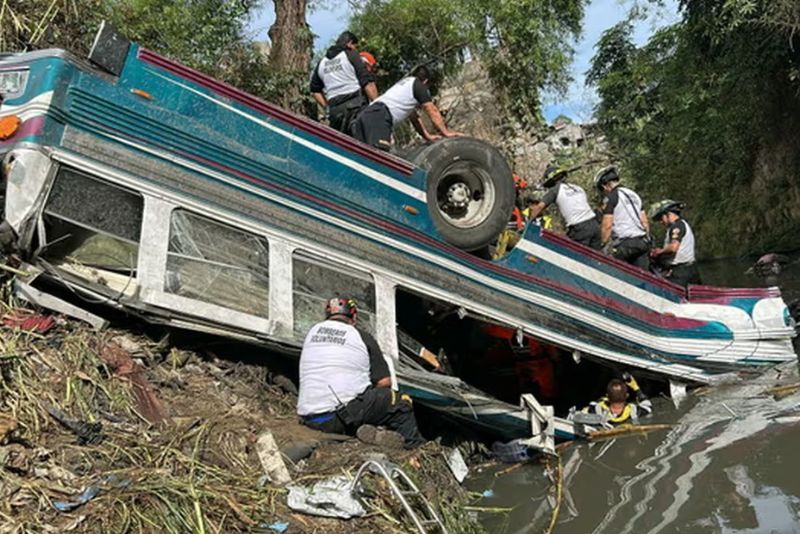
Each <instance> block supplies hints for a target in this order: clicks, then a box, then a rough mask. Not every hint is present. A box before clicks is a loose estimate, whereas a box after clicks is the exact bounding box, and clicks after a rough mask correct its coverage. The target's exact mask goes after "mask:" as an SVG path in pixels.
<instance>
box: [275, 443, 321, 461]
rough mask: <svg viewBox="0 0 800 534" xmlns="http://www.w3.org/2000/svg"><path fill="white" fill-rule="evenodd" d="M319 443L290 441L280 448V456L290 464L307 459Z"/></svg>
mask: <svg viewBox="0 0 800 534" xmlns="http://www.w3.org/2000/svg"><path fill="white" fill-rule="evenodd" d="M319 445H320V442H319V441H316V440H305V441H290V442H289V443H287V444H286V445H284V446H283V447H281V454H282V455H283V456H284V457H285V458H287V459H288V460H289V461H291V462H292V463H295V464H296V463H297V462H299V461H300V460H303V459H305V458H308V457H309V456H311V453H313V452H314V449H316V448H317V447H319Z"/></svg>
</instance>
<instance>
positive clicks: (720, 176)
mask: <svg viewBox="0 0 800 534" xmlns="http://www.w3.org/2000/svg"><path fill="white" fill-rule="evenodd" d="M681 6H682V7H681V9H682V11H681V13H682V20H681V21H680V22H679V23H678V24H676V25H674V26H672V27H669V28H665V29H662V30H660V31H658V32H656V34H654V35H653V36H652V38H651V39H650V40H649V41H648V42H647V43H646V44H645V45H644V46H642V47H639V48H637V47H636V46H635V45H634V44H633V40H632V37H631V32H632V24H631V22H630V21H625V22H622V23H620V24H618V25H617V26H614V27H613V28H611V29H609V30H608V31H606V32H605V34H604V35H603V37H602V39H601V40H600V42H599V44H598V47H597V53H596V55H595V57H594V59H593V61H592V65H591V68H590V70H589V72H588V73H587V81H588V82H589V83H591V84H594V85H595V86H596V88H597V91H598V93H599V96H600V99H601V100H600V103H599V105H598V107H597V109H596V118H597V120H598V123H599V126H600V127H601V129H602V130H603V131H604V133H605V134H606V135H607V136H608V138H609V141H610V142H611V143H612V146H613V148H614V150H615V151H616V154H617V157H618V158H620V159H621V160H622V161H623V162H624V163H625V166H626V168H627V174H628V176H629V178H631V179H633V180H635V181H636V183H637V186H638V187H639V188H640V189H641V190H642V192H643V193H644V194H645V195H646V196H647V197H648V198H649V200H651V201H656V200H659V199H660V198H663V197H672V198H679V199H681V200H686V201H688V202H689V205H690V206H691V207H692V211H691V216H692V217H693V220H694V222H695V223H696V224H695V225H696V226H699V227H700V229H701V231H699V232H698V234H700V237H699V242H700V243H701V246H703V248H704V249H705V251H706V252H708V253H711V254H714V255H725V254H731V253H745V252H761V251H764V250H768V249H772V248H786V247H789V248H791V247H795V246H800V239H798V237H797V235H796V234H797V232H796V228H797V225H798V224H800V212H798V210H797V209H796V207H793V206H792V205H790V204H791V203H789V204H787V202H786V198H787V194H790V193H791V192H797V191H798V186H800V184H799V183H798V182H800V180H799V179H798V178H799V177H800V156H798V155H800V146H799V145H800V142H798V139H799V138H800V119H799V117H800V98H798V95H800V79H798V78H799V77H798V68H800V54H799V53H798V48H800V39H799V38H798V36H797V35H796V34H795V33H793V31H792V28H796V27H797V26H795V25H796V24H797V22H796V21H798V20H800V4H798V3H796V2H795V1H794V0H684V2H682V4H681ZM792 13H794V16H796V17H797V18H795V19H793V18H792ZM793 21H794V22H793ZM776 29H779V31H776ZM778 162H779V163H778ZM795 204H796V203H795ZM792 228H794V231H792ZM733 239H735V243H736V245H735V247H731V245H730V241H731V240H733Z"/></svg>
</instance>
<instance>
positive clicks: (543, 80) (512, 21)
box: [350, 0, 585, 127]
mask: <svg viewBox="0 0 800 534" xmlns="http://www.w3.org/2000/svg"><path fill="white" fill-rule="evenodd" d="M584 3H585V2H584V1H583V0H559V1H557V2H552V1H548V0H364V1H362V2H356V9H355V15H354V17H353V19H352V20H351V24H350V26H351V28H352V29H353V31H355V32H356V34H357V35H359V36H363V38H364V43H363V46H362V47H363V48H364V49H366V50H369V51H371V52H373V53H374V54H376V56H377V57H378V61H379V63H380V66H381V69H382V71H383V75H382V77H381V78H382V79H379V84H380V85H381V87H387V86H388V85H390V84H391V83H394V82H395V81H397V80H398V79H399V78H400V77H402V76H403V75H404V74H406V73H408V72H409V71H410V70H411V68H412V67H413V66H414V65H418V64H432V65H433V66H434V67H436V68H437V69H439V70H440V71H442V72H443V73H445V74H447V73H450V72H453V71H454V70H456V69H458V68H459V67H460V66H461V65H462V64H463V62H464V60H465V58H466V57H467V56H468V55H471V56H477V57H480V58H481V59H482V60H483V61H484V62H485V64H486V66H487V68H488V72H489V76H490V79H491V81H492V83H493V86H494V90H495V92H496V94H497V96H498V98H499V99H500V100H501V102H502V104H503V108H504V109H505V110H506V111H507V113H508V114H509V117H510V118H511V119H514V120H516V121H518V122H519V123H520V124H522V125H524V126H527V127H535V126H539V125H541V124H542V123H543V119H542V115H541V93H542V92H543V91H544V90H552V91H564V90H565V89H566V87H567V85H568V83H569V81H570V77H569V71H568V68H569V65H570V62H571V61H572V55H573V50H572V42H573V40H574V39H575V38H576V37H577V36H578V34H579V33H580V30H581V20H582V18H583V6H584Z"/></svg>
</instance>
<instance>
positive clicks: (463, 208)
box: [412, 137, 516, 251]
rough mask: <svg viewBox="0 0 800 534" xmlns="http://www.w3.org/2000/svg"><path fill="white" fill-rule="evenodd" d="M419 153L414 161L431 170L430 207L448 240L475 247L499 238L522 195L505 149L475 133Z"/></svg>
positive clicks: (429, 209)
mask: <svg viewBox="0 0 800 534" xmlns="http://www.w3.org/2000/svg"><path fill="white" fill-rule="evenodd" d="M415 152H416V153H415V154H414V157H413V159H412V162H413V163H414V164H416V165H417V166H419V167H421V168H423V169H425V170H426V171H428V173H427V174H428V176H427V201H428V212H429V213H430V216H431V218H432V219H433V222H434V224H435V225H436V228H437V229H438V230H439V232H440V233H441V234H442V236H443V237H444V239H445V240H446V241H447V242H449V243H451V244H452V245H455V246H457V247H458V248H461V249H463V250H470V251H472V250H477V249H480V248H483V247H485V246H487V245H488V244H489V243H491V242H492V241H493V240H494V239H496V238H497V236H498V235H499V234H500V232H502V231H503V229H504V228H505V227H506V225H507V224H508V221H509V219H510V218H511V212H512V210H513V209H514V200H515V194H516V193H515V190H514V179H513V178H512V176H511V169H510V168H509V166H508V163H507V162H506V160H505V158H503V156H502V155H501V154H500V152H499V151H498V150H497V149H496V148H494V147H493V146H491V145H489V144H488V143H485V142H483V141H479V140H478V139H473V138H470V137H449V138H445V139H442V140H440V141H437V142H435V143H432V144H430V145H428V146H427V147H425V148H424V149H423V150H421V151H415Z"/></svg>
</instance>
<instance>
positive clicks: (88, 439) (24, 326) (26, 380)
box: [0, 307, 482, 532]
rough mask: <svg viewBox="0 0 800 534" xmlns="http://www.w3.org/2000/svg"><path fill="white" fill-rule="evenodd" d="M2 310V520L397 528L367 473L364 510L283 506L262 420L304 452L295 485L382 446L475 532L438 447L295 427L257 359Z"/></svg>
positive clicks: (397, 517)
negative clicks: (397, 446) (268, 464)
mask: <svg viewBox="0 0 800 534" xmlns="http://www.w3.org/2000/svg"><path fill="white" fill-rule="evenodd" d="M4 322H5V323H6V324H7V325H8V326H5V327H3V328H2V329H1V330H0V371H1V377H0V386H1V387H2V390H1V391H2V392H1V393H0V466H2V467H0V502H2V504H0V525H2V526H0V530H1V531H4V532H5V531H36V532H65V531H69V530H76V531H105V532H120V531H128V530H131V531H153V530H155V529H159V530H162V529H163V530H167V531H175V532H187V531H194V532H253V531H265V532H271V531H277V532H282V531H284V530H286V531H287V532H374V531H380V532H390V531H394V532H398V531H406V530H407V529H408V528H409V526H410V525H411V523H410V521H409V518H408V517H407V516H406V515H405V514H404V512H403V510H402V507H401V506H400V505H399V503H398V502H397V501H396V500H395V499H394V498H393V497H392V496H391V492H390V491H389V489H388V487H387V486H386V484H385V483H383V482H382V481H381V480H380V479H378V478H376V477H374V476H370V477H368V480H367V482H366V485H367V486H368V488H369V491H368V496H366V497H365V498H364V499H363V502H364V505H365V508H366V509H367V514H366V515H365V516H364V517H361V518H356V519H351V520H346V521H345V520H338V519H325V518H319V517H315V516H310V515H306V514H301V513H298V512H294V511H292V510H290V509H289V507H288V506H287V493H288V490H287V489H286V487H285V486H277V485H275V484H272V483H270V482H269V481H268V480H266V478H267V477H265V472H264V469H263V467H262V463H261V462H260V460H259V454H258V448H259V447H258V443H259V438H260V437H261V436H264V435H265V434H267V433H271V435H272V436H273V437H274V439H275V442H276V443H277V445H278V447H279V448H282V449H283V450H284V451H286V450H289V449H294V450H295V451H297V450H298V448H302V447H307V448H313V449H314V450H313V452H312V453H311V455H310V456H308V457H307V458H305V459H299V460H298V461H297V462H296V463H295V462H292V461H290V460H288V459H287V458H286V457H284V461H285V463H286V464H287V469H288V471H289V474H290V476H291V478H292V482H291V484H296V485H301V486H311V485H313V484H314V483H315V482H317V481H320V480H323V479H326V478H328V477H331V476H334V475H343V474H344V475H346V476H352V475H354V474H355V472H356V470H357V469H358V468H359V467H360V466H361V464H362V463H363V462H364V461H365V459H366V458H367V457H369V455H371V454H374V453H383V454H386V456H388V459H389V460H390V461H392V462H395V463H397V464H398V465H400V466H401V467H402V469H403V470H404V471H405V472H406V473H407V474H408V475H409V476H410V477H411V478H412V479H413V480H414V481H415V482H416V483H417V484H418V486H419V487H420V489H421V491H422V492H423V493H424V494H425V495H426V497H427V498H428V499H429V501H430V502H431V503H432V504H433V506H434V507H435V509H436V510H437V511H439V513H440V515H441V516H442V518H443V520H444V522H445V524H446V526H447V528H448V530H450V531H451V532H480V531H482V530H481V528H480V527H479V526H478V524H477V523H476V522H475V521H474V520H473V519H472V518H471V517H470V516H469V515H468V514H466V513H465V512H464V511H463V507H464V506H465V505H467V504H468V502H469V499H470V495H469V494H468V493H467V492H466V491H465V490H463V489H462V488H461V487H460V486H459V484H458V483H457V482H456V481H455V479H454V477H453V475H452V474H451V473H450V471H449V469H448V466H447V463H446V460H445V452H446V451H445V449H444V448H442V447H441V446H439V445H438V444H436V443H429V444H427V445H425V446H423V447H422V448H420V449H418V450H415V451H404V450H378V449H377V448H375V447H371V446H368V445H365V444H363V443H361V442H358V441H357V440H355V439H346V440H337V439H329V437H328V436H326V435H324V434H321V433H317V432H314V431H312V430H310V429H308V428H306V427H304V426H302V425H300V424H298V422H297V419H296V416H295V413H294V409H295V400H296V398H295V396H294V393H293V392H292V384H291V382H289V381H288V380H285V379H282V378H281V377H280V375H277V376H276V375H271V374H269V373H268V370H267V369H266V367H264V366H262V365H255V364H246V363H241V362H233V361H228V360H224V359H222V358H219V357H216V356H215V354H214V353H213V350H212V349H211V348H210V347H207V348H205V349H201V350H196V351H190V350H185V349H183V348H180V347H179V346H175V345H173V344H172V343H171V342H170V338H169V337H164V338H163V339H161V340H160V341H157V340H154V339H151V338H148V337H146V336H143V335H133V334H131V333H129V332H126V331H122V330H114V329H110V330H107V331H102V332H96V331H93V330H90V329H88V328H87V327H85V326H84V325H83V324H80V323H77V322H74V321H70V320H63V319H57V321H55V322H54V321H53V319H52V318H47V317H41V316H36V315H35V314H33V313H32V312H29V311H26V310H23V309H13V308H9V307H6V308H5V310H4ZM26 330H32V331H26ZM253 350H257V349H253ZM267 355H268V353H265V355H264V356H265V357H264V358H263V360H265V361H268V357H267ZM250 356H253V355H252V354H251V355H250ZM269 378H271V379H269ZM59 419H61V422H59ZM300 456H302V453H301V454H300Z"/></svg>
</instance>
